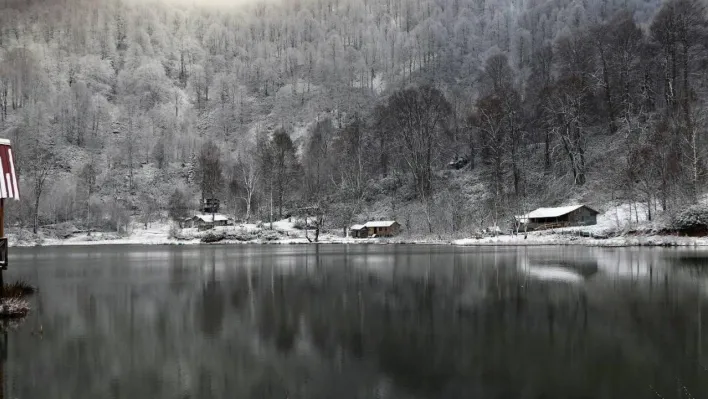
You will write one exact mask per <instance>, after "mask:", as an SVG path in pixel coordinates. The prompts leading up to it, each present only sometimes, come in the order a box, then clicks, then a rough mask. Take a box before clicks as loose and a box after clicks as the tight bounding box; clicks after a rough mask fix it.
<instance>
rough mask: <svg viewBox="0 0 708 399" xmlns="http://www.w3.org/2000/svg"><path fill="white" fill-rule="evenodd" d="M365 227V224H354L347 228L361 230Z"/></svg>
mask: <svg viewBox="0 0 708 399" xmlns="http://www.w3.org/2000/svg"><path fill="white" fill-rule="evenodd" d="M365 227H366V226H364V225H363V224H355V225H353V226H352V227H350V228H349V230H362V229H364V228H365Z"/></svg>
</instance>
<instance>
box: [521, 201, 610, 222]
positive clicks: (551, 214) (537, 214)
mask: <svg viewBox="0 0 708 399" xmlns="http://www.w3.org/2000/svg"><path fill="white" fill-rule="evenodd" d="M580 208H588V209H589V210H591V211H592V212H594V213H599V212H598V211H596V210H594V209H592V208H590V207H588V206H586V205H582V204H581V205H568V206H559V207H555V208H538V209H536V210H535V211H532V212H529V214H528V215H524V216H521V218H524V217H525V218H528V219H544V218H557V217H561V216H564V215H567V214H569V213H571V212H574V211H577V210H578V209H580Z"/></svg>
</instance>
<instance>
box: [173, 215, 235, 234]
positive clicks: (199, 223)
mask: <svg viewBox="0 0 708 399" xmlns="http://www.w3.org/2000/svg"><path fill="white" fill-rule="evenodd" d="M233 224H234V221H233V219H231V218H229V217H228V216H226V215H222V214H220V213H215V214H213V215H207V214H199V215H194V216H192V217H190V218H187V219H184V220H182V222H180V227H182V228H183V229H185V228H190V227H196V228H198V229H199V230H209V229H212V228H214V227H216V226H230V225H233Z"/></svg>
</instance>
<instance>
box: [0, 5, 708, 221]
mask: <svg viewBox="0 0 708 399" xmlns="http://www.w3.org/2000/svg"><path fill="white" fill-rule="evenodd" d="M205 3H206V2H205ZM222 3H223V2H222ZM222 3H220V4H200V1H198V0H197V1H194V2H157V1H154V2H153V1H129V0H34V1H24V0H23V1H15V0H5V1H4V3H0V7H2V12H0V132H1V135H2V136H4V137H8V138H10V139H12V140H13V144H14V147H15V151H16V153H17V159H18V162H19V165H18V173H19V176H20V184H21V187H22V192H23V195H24V201H23V202H22V204H21V206H20V208H21V209H17V212H13V213H12V215H13V217H16V221H17V222H18V223H21V224H23V225H25V226H33V225H34V226H37V225H44V224H52V223H58V222H72V223H74V224H76V225H80V226H85V227H91V228H112V229H121V228H123V227H124V226H125V225H126V224H127V221H128V220H129V218H130V217H131V216H134V217H142V218H143V219H145V220H149V219H152V218H154V217H155V215H157V214H158V211H160V210H162V211H167V210H170V211H171V213H172V214H173V216H179V215H181V214H184V213H185V208H194V207H196V200H197V199H199V198H202V197H218V198H221V199H222V200H223V201H224V202H225V203H226V206H227V209H228V212H229V213H232V214H234V215H237V216H238V217H239V218H251V219H253V218H261V219H268V218H270V217H271V216H270V215H271V213H273V214H275V216H281V215H284V214H287V213H288V212H289V211H291V210H292V209H295V208H298V207H303V206H312V205H320V206H321V207H322V208H326V219H325V220H326V222H327V223H328V224H329V225H330V226H332V227H335V226H337V227H339V226H342V225H345V224H348V223H350V222H351V221H352V220H354V219H357V215H361V216H362V217H363V216H388V217H397V218H401V219H404V218H405V219H416V220H411V221H410V222H407V223H406V224H407V225H408V227H409V230H420V231H426V232H429V233H432V232H442V231H451V230H455V231H457V230H463V229H466V228H469V227H475V226H477V225H479V224H483V225H484V224H490V223H495V222H496V221H498V220H501V219H503V218H504V217H506V216H508V215H511V214H515V213H518V212H523V211H524V210H527V209H528V208H530V207H532V206H534V205H537V204H540V203H544V204H551V203H556V202H562V201H567V200H569V199H586V200H590V201H600V200H606V199H608V198H622V199H623V200H627V201H642V202H644V203H647V204H649V205H650V206H649V208H650V209H655V210H661V209H671V208H672V207H673V208H675V207H677V206H679V205H681V204H685V203H690V202H694V201H696V200H697V199H698V197H699V195H700V193H701V192H702V191H703V187H704V175H705V150H706V142H705V137H704V136H705V129H706V126H705V122H706V121H705V116H704V115H703V114H704V113H705V112H704V110H705V103H704V101H705V98H706V95H705V87H706V86H705V85H706V72H708V69H706V48H705V43H706V16H705V6H704V4H703V3H702V2H700V1H694V0H673V1H671V2H668V3H665V4H661V3H660V2H658V1H630V2H627V1H584V2H583V1H575V2H571V1H549V2H546V1H505V0H501V1H487V0H293V1H277V0H276V1H257V0H254V1H251V2H240V3H239V4H238V5H237V6H226V5H224V4H222ZM456 156H459V157H466V158H467V160H468V161H469V162H467V163H466V165H465V166H464V167H463V168H461V169H459V170H446V169H447V164H448V162H450V161H452V160H453V159H455V157H456ZM462 163H464V162H462ZM462 163H461V164H460V165H462ZM271 208H272V211H271Z"/></svg>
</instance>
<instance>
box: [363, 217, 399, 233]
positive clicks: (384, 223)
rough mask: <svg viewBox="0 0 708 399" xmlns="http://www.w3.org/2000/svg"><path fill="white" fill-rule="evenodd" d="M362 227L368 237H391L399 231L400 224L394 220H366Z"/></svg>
mask: <svg viewBox="0 0 708 399" xmlns="http://www.w3.org/2000/svg"><path fill="white" fill-rule="evenodd" d="M364 227H366V230H367V236H369V237H393V236H396V235H398V233H400V232H401V225H400V224H399V223H398V222H396V221H395V220H378V221H373V222H367V223H366V224H365V225H364Z"/></svg>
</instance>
